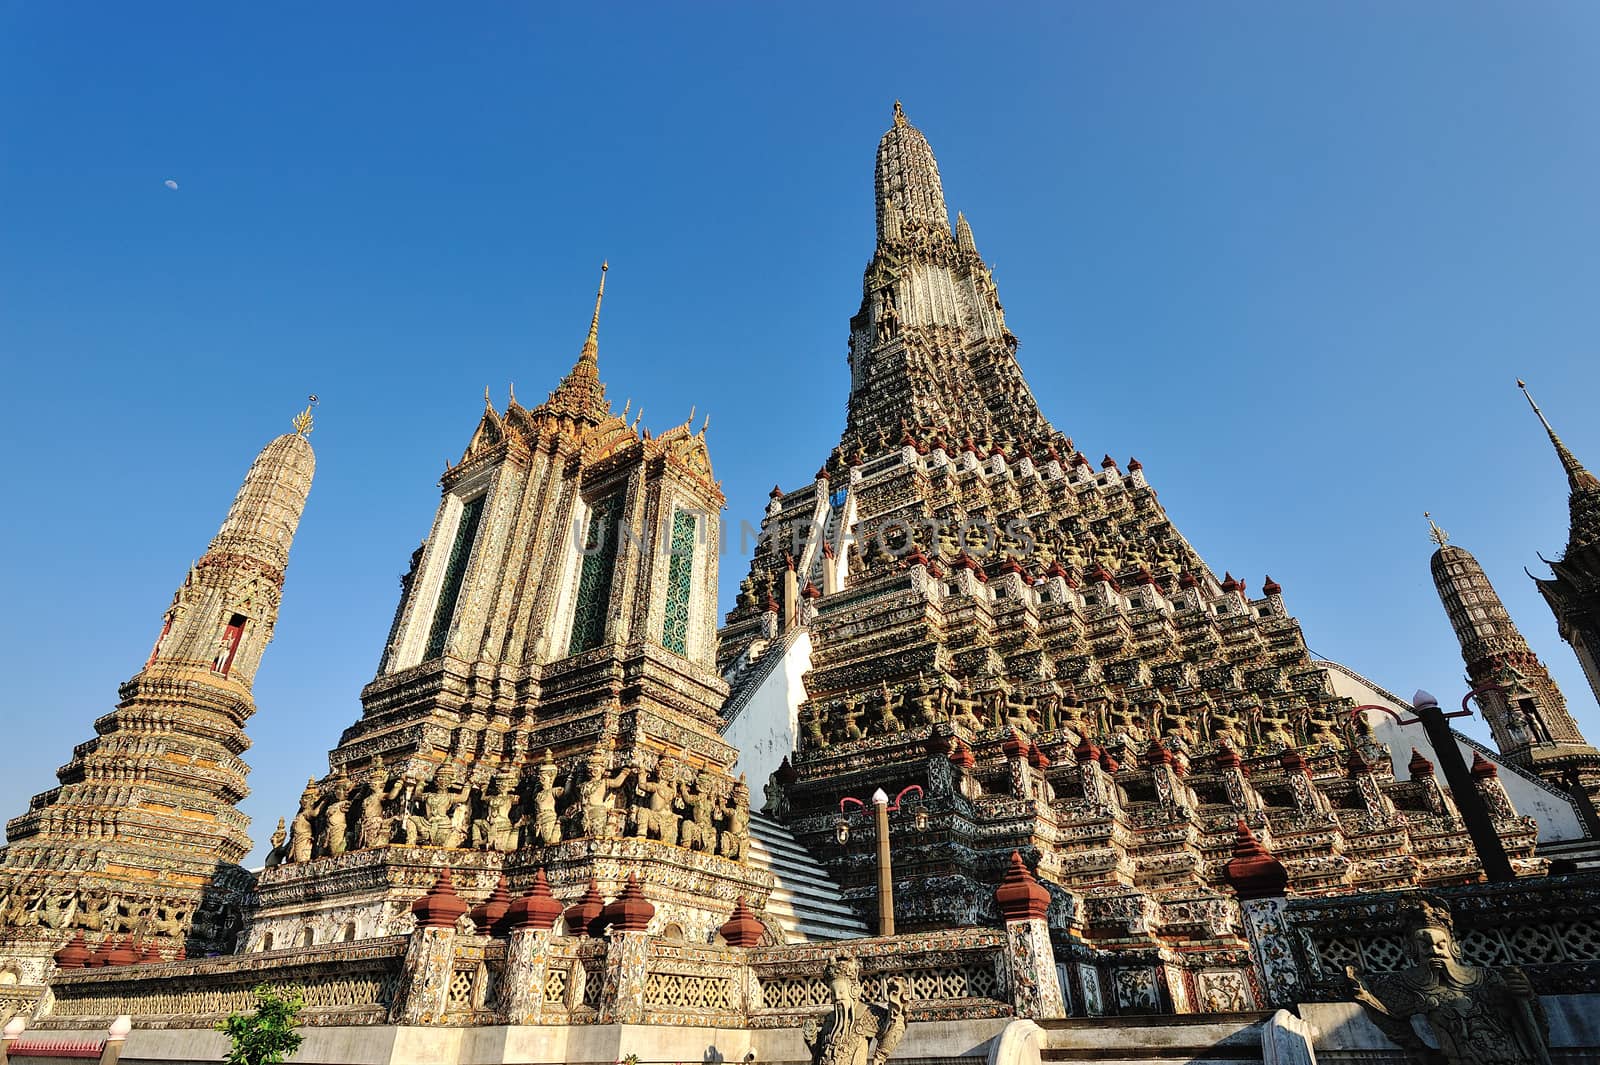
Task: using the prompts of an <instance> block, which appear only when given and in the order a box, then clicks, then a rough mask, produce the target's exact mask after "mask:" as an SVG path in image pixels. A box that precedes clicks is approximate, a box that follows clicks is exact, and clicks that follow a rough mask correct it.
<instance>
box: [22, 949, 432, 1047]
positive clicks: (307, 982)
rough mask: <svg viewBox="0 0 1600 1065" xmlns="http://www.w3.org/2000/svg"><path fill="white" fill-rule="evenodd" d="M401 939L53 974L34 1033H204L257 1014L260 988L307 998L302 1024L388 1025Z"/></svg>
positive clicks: (398, 975)
mask: <svg viewBox="0 0 1600 1065" xmlns="http://www.w3.org/2000/svg"><path fill="white" fill-rule="evenodd" d="M405 950H406V940H405V939H404V938H403V937H399V936H396V937H390V938H386V939H368V940H363V941H360V942H357V943H337V944H329V945H327V946H323V947H302V948H296V949H293V950H279V951H267V952H264V953H258V954H234V955H229V956H227V957H222V958H207V959H205V960H203V961H180V962H165V963H161V964H153V965H129V966H118V967H116V968H112V969H84V970H75V971H71V972H62V973H58V974H56V977H55V979H54V980H53V981H52V983H51V991H52V992H53V993H54V998H55V1000H54V1003H53V1005H52V1006H51V1008H50V1012H49V1014H48V1015H47V1016H45V1017H44V1018H42V1019H40V1020H39V1021H38V1022H37V1023H36V1024H35V1027H37V1028H46V1029H52V1028H53V1029H91V1028H103V1027H105V1026H106V1025H108V1024H109V1023H110V1022H111V1021H112V1020H113V1019H115V1018H116V1017H118V1016H121V1015H124V1014H126V1015H127V1016H129V1017H132V1018H133V1022H134V1024H135V1026H137V1027H140V1028H206V1027H210V1026H211V1025H213V1024H215V1023H216V1022H217V1021H220V1020H222V1019H223V1018H225V1017H227V1016H228V1015H229V1014H230V1013H235V1012H241V1011H248V1010H252V1009H254V1008H255V1005H256V997H255V991H254V989H255V988H256V987H257V986H258V985H260V984H264V983H265V984H270V985H272V986H274V987H286V986H290V985H292V986H295V987H298V988H300V990H301V992H302V993H303V994H304V995H305V1003H306V1005H305V1011H304V1012H303V1013H302V1014H301V1017H302V1023H305V1024H312V1025H332V1024H374V1023H381V1022H383V1021H384V1020H385V1019H386V1018H387V1016H388V1012H389V1006H390V1005H391V1003H392V1001H393V998H394V995H395V991H396V988H397V987H398V986H399V982H400V968H401V961H402V959H403V958H404V956H405Z"/></svg>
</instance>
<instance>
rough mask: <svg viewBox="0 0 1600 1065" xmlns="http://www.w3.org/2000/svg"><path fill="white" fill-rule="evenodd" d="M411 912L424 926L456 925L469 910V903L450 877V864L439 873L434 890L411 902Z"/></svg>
mask: <svg viewBox="0 0 1600 1065" xmlns="http://www.w3.org/2000/svg"><path fill="white" fill-rule="evenodd" d="M411 912H412V914H413V915H414V916H415V917H416V919H417V924H418V926H419V927H422V928H454V927H455V926H456V922H457V921H458V920H460V919H461V916H462V914H464V913H466V912H467V904H466V901H465V900H464V899H462V897H461V896H460V895H457V894H456V886H455V884H454V883H453V882H452V881H451V879H450V867H449V866H448V865H447V866H445V867H444V872H442V873H440V874H439V879H438V880H436V881H434V884H433V888H432V890H430V891H429V892H428V893H427V894H426V895H424V896H422V897H421V898H420V899H418V900H417V901H416V902H413V903H412V904H411Z"/></svg>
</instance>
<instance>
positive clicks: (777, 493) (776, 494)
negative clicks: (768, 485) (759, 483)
mask: <svg viewBox="0 0 1600 1065" xmlns="http://www.w3.org/2000/svg"><path fill="white" fill-rule="evenodd" d="M767 495H768V496H770V497H771V498H773V499H778V498H779V497H781V496H782V495H783V489H782V488H779V487H778V486H777V485H773V486H772V491H770V492H768V493H767Z"/></svg>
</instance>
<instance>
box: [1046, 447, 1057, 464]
mask: <svg viewBox="0 0 1600 1065" xmlns="http://www.w3.org/2000/svg"><path fill="white" fill-rule="evenodd" d="M1044 457H1045V458H1047V459H1049V460H1050V461H1051V462H1060V461H1061V453H1060V452H1058V451H1057V450H1056V446H1055V445H1054V444H1051V445H1050V446H1049V447H1047V448H1045V449H1044Z"/></svg>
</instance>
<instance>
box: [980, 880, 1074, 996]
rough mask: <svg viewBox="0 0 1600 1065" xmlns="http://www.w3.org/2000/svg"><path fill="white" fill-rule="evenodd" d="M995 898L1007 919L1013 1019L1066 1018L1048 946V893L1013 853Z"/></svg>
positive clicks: (1007, 967)
mask: <svg viewBox="0 0 1600 1065" xmlns="http://www.w3.org/2000/svg"><path fill="white" fill-rule="evenodd" d="M994 897H995V901H996V902H998V903H999V904H1000V912H1001V913H1002V914H1004V915H1005V920H1006V970H1007V972H1008V973H1009V975H1010V980H1011V1004H1012V1007H1013V1008H1014V1009H1015V1010H1016V1011H1017V1016H1018V1017H1029V1018H1033V1019H1035V1020H1039V1019H1043V1018H1048V1017H1065V1016H1066V1015H1067V1007H1066V1001H1065V999H1063V998H1062V995H1061V981H1060V980H1059V979H1058V978H1057V976H1056V954H1055V948H1054V947H1052V946H1051V945H1050V926H1049V924H1048V923H1046V921H1045V911H1047V910H1048V909H1049V908H1050V893H1049V892H1048V891H1046V890H1045V889H1044V887H1043V886H1042V885H1041V884H1040V883H1039V882H1038V881H1037V880H1035V879H1034V878H1033V874H1032V873H1030V872H1028V867H1027V866H1026V865H1024V864H1023V861H1022V855H1020V854H1018V853H1017V852H1016V851H1012V852H1011V864H1010V866H1009V867H1008V868H1007V869H1006V876H1005V879H1004V880H1002V881H1001V882H1000V887H999V888H997V889H996V890H995V893H994Z"/></svg>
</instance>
